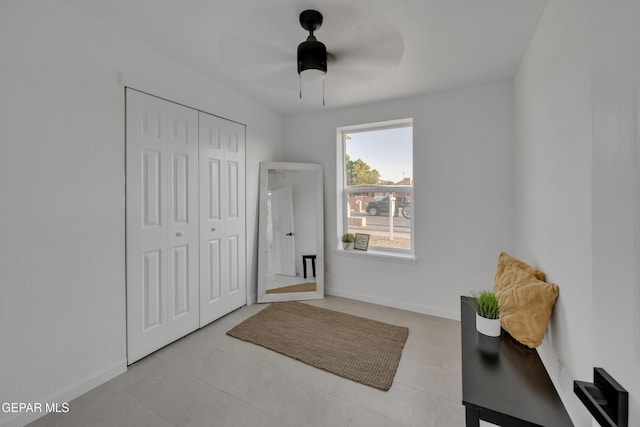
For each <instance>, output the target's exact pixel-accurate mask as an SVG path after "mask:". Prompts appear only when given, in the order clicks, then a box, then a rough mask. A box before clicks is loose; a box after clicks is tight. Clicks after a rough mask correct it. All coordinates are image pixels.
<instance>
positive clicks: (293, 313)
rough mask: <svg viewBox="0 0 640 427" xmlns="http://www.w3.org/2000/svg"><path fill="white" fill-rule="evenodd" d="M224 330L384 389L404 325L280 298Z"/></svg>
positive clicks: (404, 334) (397, 359) (399, 349)
mask: <svg viewBox="0 0 640 427" xmlns="http://www.w3.org/2000/svg"><path fill="white" fill-rule="evenodd" d="M227 334H228V335H231V336H232V337H235V338H239V339H241V340H244V341H248V342H251V343H254V344H258V345H261V346H263V347H266V348H268V349H270V350H273V351H277V352H278V353H282V354H284V355H286V356H289V357H292V358H294V359H297V360H300V361H302V362H304V363H307V364H309V365H311V366H315V367H316V368H320V369H324V370H325V371H328V372H331V373H334V374H336V375H339V376H341V377H344V378H348V379H350V380H353V381H357V382H359V383H361V384H365V385H368V386H371V387H375V388H377V389H380V390H384V391H386V390H389V388H390V387H391V384H392V383H393V377H394V376H395V374H396V370H397V369H398V363H399V362H400V356H401V355H402V348H403V347H404V344H405V342H406V341H407V337H408V336H409V329H408V328H405V327H401V326H394V325H389V324H387V323H383V322H378V321H375V320H370V319H365V318H363V317H358V316H353V315H350V314H345V313H340V312H337V311H332V310H327V309H324V308H319V307H314V306H312V305H309V304H303V303H298V302H279V303H273V304H271V305H270V306H269V307H267V308H265V309H264V310H262V311H260V312H259V313H257V314H255V315H253V316H252V317H250V318H249V319H247V320H245V321H244V322H242V323H240V324H239V325H237V326H236V327H234V328H233V329H231V330H230V331H228V332H227Z"/></svg>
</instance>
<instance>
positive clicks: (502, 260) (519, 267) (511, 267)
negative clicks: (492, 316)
mask: <svg viewBox="0 0 640 427" xmlns="http://www.w3.org/2000/svg"><path fill="white" fill-rule="evenodd" d="M519 271H525V272H527V273H529V274H531V275H533V276H534V277H535V278H536V279H538V280H542V281H544V280H545V275H544V273H543V272H542V271H540V270H538V269H535V268H533V267H531V266H530V265H529V264H526V263H524V262H522V261H520V260H519V259H516V258H514V257H512V256H511V255H509V254H507V253H506V252H501V253H500V256H499V257H498V269H497V270H496V277H495V281H494V285H493V292H494V293H495V294H498V293H499V292H500V291H502V290H503V289H505V288H509V287H511V286H512V285H513V284H514V283H515V279H516V276H515V275H516V274H517V273H518V272H519Z"/></svg>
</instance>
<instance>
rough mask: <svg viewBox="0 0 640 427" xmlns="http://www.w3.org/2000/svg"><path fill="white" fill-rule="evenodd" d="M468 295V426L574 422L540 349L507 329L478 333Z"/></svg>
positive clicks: (464, 305)
mask: <svg viewBox="0 0 640 427" xmlns="http://www.w3.org/2000/svg"><path fill="white" fill-rule="evenodd" d="M469 299H470V297H461V300H460V313H461V320H462V322H461V325H462V326H461V327H462V403H463V405H464V406H465V410H466V420H467V427H478V426H479V423H480V420H485V421H488V422H491V423H494V424H498V425H501V426H505V427H507V426H544V427H556V426H573V423H572V422H571V418H569V415H568V414H567V411H566V410H565V408H564V405H563V404H562V401H561V400H560V396H558V392H557V391H556V389H555V387H554V386H553V383H552V382H551V379H550V378H549V375H548V374H547V371H546V369H545V367H544V365H543V364H542V361H541V360H540V357H539V356H538V352H537V351H536V350H534V349H530V348H528V347H526V346H524V345H522V344H520V343H519V342H517V341H516V340H515V339H513V338H512V337H511V336H510V335H509V334H508V333H507V332H506V331H504V330H503V331H502V336H501V337H500V338H489V337H485V336H484V335H481V334H478V333H477V332H476V318H475V311H474V309H473V307H472V306H471V304H470V303H469V302H468V300H469Z"/></svg>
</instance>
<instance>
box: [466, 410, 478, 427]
mask: <svg viewBox="0 0 640 427" xmlns="http://www.w3.org/2000/svg"><path fill="white" fill-rule="evenodd" d="M465 415H466V426H467V427H480V413H479V412H478V411H476V410H475V409H471V408H469V407H468V406H465Z"/></svg>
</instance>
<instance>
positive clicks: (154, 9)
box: [60, 0, 547, 115]
mask: <svg viewBox="0 0 640 427" xmlns="http://www.w3.org/2000/svg"><path fill="white" fill-rule="evenodd" d="M60 1H62V2H66V3H69V4H71V5H73V6H74V7H76V8H77V9H79V10H80V11H82V12H83V13H86V14H89V15H91V16H94V17H95V18H96V19H98V20H99V21H102V22H103V23H105V24H107V25H109V26H111V27H113V28H115V29H117V30H119V31H122V32H124V33H126V34H128V35H129V36H131V37H133V38H134V39H137V40H139V41H141V42H142V43H144V44H146V45H148V46H150V47H152V48H154V49H157V50H159V51H161V52H163V53H164V54H166V55H168V56H170V57H172V58H174V59H176V60H178V61H180V62H181V63H183V64H184V65H186V66H188V67H190V68H192V69H195V70H197V71H199V72H200V73H202V74H204V75H207V76H210V77H212V78H213V79H215V80H218V81H220V82H222V83H224V84H226V85H228V86H230V87H232V88H234V89H235V90H237V91H238V92H241V93H243V94H245V95H246V96H248V97H250V98H253V99H255V100H256V101H258V102H260V103H261V104H263V105H265V106H267V107H269V108H271V109H273V110H274V111H277V112H280V113H282V114H284V115H287V114H295V113H300V112H308V111H317V110H321V109H322V108H332V107H339V106H347V105H357V104H363V103H369V102H375V101H381V100H387V99H393V98H400V97H406V96H411V95H418V94H425V93H429V92H434V91H441V90H446V89H452V88H458V87H464V86H470V85H476V84H482V83H490V82H496V81H501V80H505V79H509V78H512V77H513V76H514V75H515V73H516V71H517V67H518V65H519V64H520V61H521V59H522V57H523V55H524V52H525V50H526V48H527V46H528V44H529V41H530V40H531V38H532V37H533V34H534V32H535V29H536V26H537V24H538V21H539V19H540V16H541V15H542V12H543V10H544V7H545V6H546V4H547V0H315V1H310V0H60ZM305 9H316V10H318V11H320V12H321V13H322V14H323V15H324V23H323V25H322V27H321V28H320V29H319V30H318V31H317V32H316V36H317V38H318V40H320V41H322V42H323V43H324V44H325V45H326V46H327V50H328V51H329V52H330V53H331V54H332V55H333V56H335V60H334V61H332V62H330V63H329V70H328V73H327V77H326V79H325V98H326V106H325V107H322V92H321V87H322V85H321V83H316V84H304V85H303V88H302V96H303V99H302V100H300V99H299V78H298V74H297V68H296V49H297V46H298V44H299V43H301V42H302V41H304V40H305V39H306V37H307V35H308V33H307V32H306V31H305V30H304V29H303V28H302V27H301V26H300V24H299V21H298V16H299V14H300V12H301V11H303V10H305Z"/></svg>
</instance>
